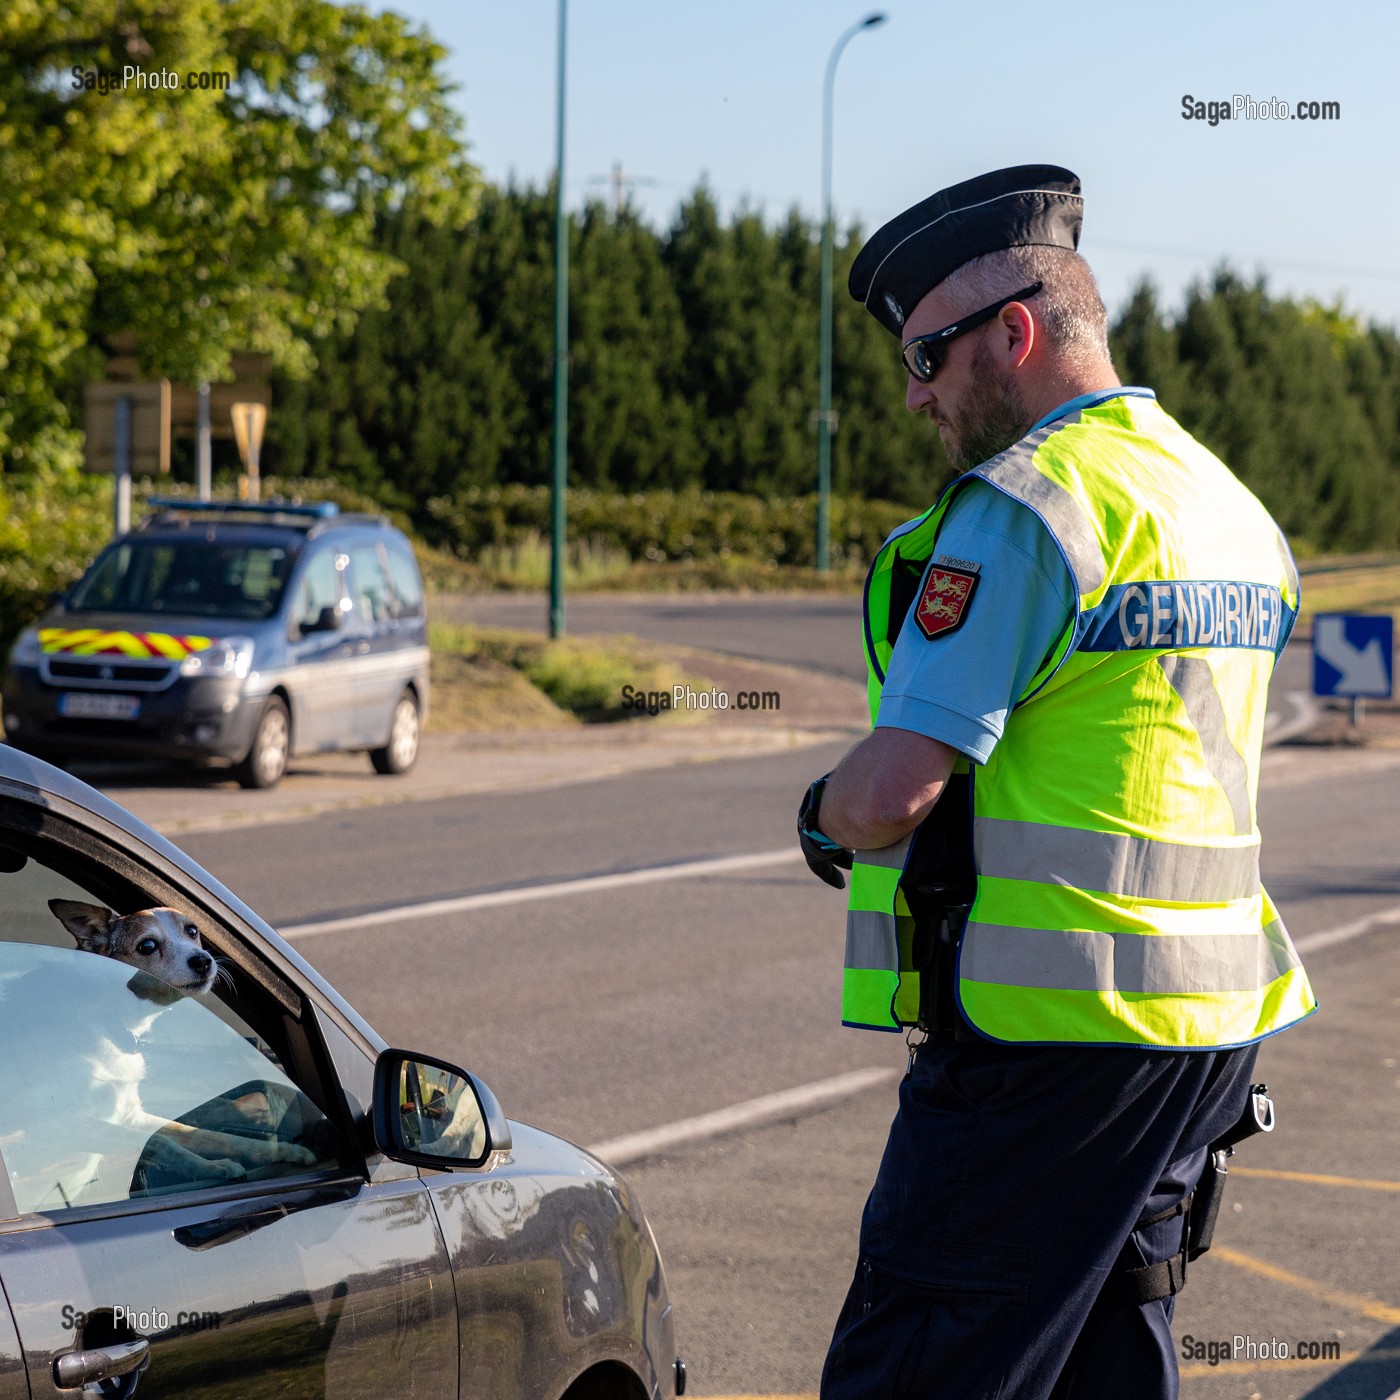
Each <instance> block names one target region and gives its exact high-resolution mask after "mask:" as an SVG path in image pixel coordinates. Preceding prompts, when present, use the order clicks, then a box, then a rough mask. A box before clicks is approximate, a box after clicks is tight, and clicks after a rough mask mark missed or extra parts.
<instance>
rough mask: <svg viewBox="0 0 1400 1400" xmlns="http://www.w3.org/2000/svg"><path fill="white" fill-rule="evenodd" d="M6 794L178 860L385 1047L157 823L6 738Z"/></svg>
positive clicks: (2, 766) (0, 751) (0, 784)
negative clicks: (87, 819) (89, 821)
mask: <svg viewBox="0 0 1400 1400" xmlns="http://www.w3.org/2000/svg"><path fill="white" fill-rule="evenodd" d="M0 796H6V797H13V798H18V799H19V800H20V801H26V802H30V803H32V804H33V805H34V806H36V807H42V808H45V809H47V810H50V811H54V812H58V813H60V814H64V810H65V809H70V810H69V811H68V812H67V813H66V814H67V815H70V816H71V815H73V813H72V811H71V809H74V808H76V809H77V810H78V815H80V816H83V815H85V816H91V817H96V818H97V819H98V820H99V821H100V822H101V823H103V824H105V825H107V826H111V827H114V828H116V829H117V831H118V832H120V833H121V835H122V837H123V838H125V839H126V840H127V841H131V842H139V843H140V844H141V845H143V846H145V847H147V848H148V849H149V850H150V851H152V852H153V853H154V854H155V855H157V856H159V857H160V858H161V859H163V860H164V861H166V862H167V863H168V864H170V865H173V866H175V867H176V868H177V869H179V870H180V872H181V873H182V874H184V875H185V876H186V877H188V878H189V879H190V880H191V881H193V882H194V883H196V884H198V885H201V886H203V887H204V888H205V889H206V890H208V891H209V893H210V894H212V895H213V896H214V897H215V898H216V899H218V900H219V901H220V902H221V903H223V904H226V905H227V906H228V907H229V908H230V909H231V910H232V911H233V912H234V913H235V914H236V915H237V916H238V917H239V918H240V919H242V920H243V921H244V922H245V923H246V924H248V925H250V926H251V927H252V929H253V930H254V932H255V933H256V934H257V935H258V937H259V939H260V940H261V942H262V943H263V944H264V945H265V947H266V949H267V951H269V952H271V953H272V954H273V955H274V958H275V960H279V961H280V962H281V963H282V964H283V965H284V967H287V968H289V970H291V971H292V972H293V973H294V974H295V976H296V978H297V979H298V980H299V981H300V982H301V984H302V986H303V987H308V986H309V987H312V988H314V989H315V990H316V991H317V992H318V993H319V994H320V995H321V997H322V998H323V999H324V1000H325V1001H326V1002H328V1003H329V1004H330V1005H331V1006H333V1007H334V1008H335V1010H336V1011H337V1012H338V1013H339V1014H340V1015H341V1016H342V1017H343V1018H344V1019H346V1020H347V1021H349V1022H350V1023H351V1024H353V1025H354V1026H355V1028H356V1029H357V1030H358V1031H359V1033H360V1034H361V1035H362V1036H363V1037H364V1039H365V1040H366V1041H367V1042H368V1043H369V1044H371V1045H372V1046H374V1047H375V1049H376V1050H382V1049H384V1048H385V1047H386V1042H385V1040H384V1038H383V1037H382V1036H381V1035H379V1033H378V1032H377V1031H375V1029H374V1027H373V1026H371V1025H370V1024H369V1022H368V1021H366V1020H365V1018H364V1017H363V1016H361V1015H360V1013H359V1012H358V1011H356V1010H355V1008H354V1007H353V1006H352V1005H351V1004H350V1003H349V1002H347V1001H346V1000H345V998H344V997H342V996H341V995H340V993H339V992H337V991H336V990H335V988H334V987H332V986H331V985H330V983H329V982H327V981H326V980H325V979H324V978H323V977H322V976H321V974H320V973H319V972H317V971H316V969H315V968H313V967H312V966H311V964H310V963H308V962H307V961H306V959H305V958H303V957H302V956H301V954H300V953H298V952H297V950H296V949H295V948H293V947H292V946H291V944H290V943H288V942H287V941H286V940H285V939H284V938H282V936H281V935H280V934H279V933H278V932H277V931H276V930H275V929H274V928H273V927H272V926H271V925H270V924H269V923H268V922H267V921H266V920H265V919H262V918H260V917H259V916H258V915H257V914H255V913H254V912H253V910H251V909H250V908H249V907H248V906H247V905H246V904H244V902H243V901H242V900H241V899H239V898H238V896H237V895H236V894H234V893H233V892H232V891H231V890H229V889H227V888H226V887H225V886H224V885H222V884H221V883H220V882H219V881H218V880H216V879H215V878H214V877H213V876H212V875H210V874H209V872H208V871H207V870H205V869H204V868H203V866H201V865H200V864H199V863H198V862H197V861H194V860H192V859H191V858H190V857H189V856H187V855H186V854H185V853H184V852H183V851H182V850H180V848H179V847H178V846H176V845H175V844H174V843H173V842H171V841H169V840H167V839H166V838H165V837H164V836H162V835H161V834H160V832H158V831H156V830H155V828H154V827H151V826H148V825H147V824H146V823H145V822H143V821H142V820H141V819H140V818H139V817H137V816H134V815H133V814H132V813H131V812H128V811H127V810H126V808H125V807H123V806H121V805H120V804H119V803H116V802H113V801H112V799H111V798H110V797H107V796H106V795H105V794H103V793H101V792H98V790H97V789H96V788H94V787H92V786H90V785H89V784H87V783H85V782H83V781H82V779H81V778H76V777H74V776H73V774H71V773H68V772H65V771H64V770H63V769H62V768H55V767H54V766H53V765H52V764H51V763H45V762H44V761H43V760H42V759H39V758H35V757H33V756H32V755H31V754H27V753H23V752H22V751H21V750H19V749H16V748H14V747H13V746H12V745H10V744H5V743H0Z"/></svg>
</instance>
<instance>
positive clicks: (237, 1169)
mask: <svg viewBox="0 0 1400 1400" xmlns="http://www.w3.org/2000/svg"><path fill="white" fill-rule="evenodd" d="M49 908H50V910H51V911H52V912H53V914H54V916H55V917H56V918H57V919H58V921H59V922H60V923H61V924H62V925H63V926H64V928H66V929H67V930H68V932H69V933H70V934H72V936H73V939H74V941H75V942H76V943H77V946H78V948H79V949H80V950H81V951H82V952H85V953H93V954H96V955H97V956H99V957H105V958H112V959H114V960H115V961H117V962H120V963H124V964H125V965H126V966H128V967H130V968H132V969H133V970H134V972H135V975H134V976H133V977H132V979H131V981H130V982H128V984H127V986H128V988H129V989H130V990H131V991H132V992H133V993H134V995H135V996H136V997H138V998H139V999H140V1000H142V1001H144V1002H147V1003H149V1004H150V1005H151V1007H152V1008H153V1009H151V1010H149V1011H146V1012H144V1013H142V1014H140V1015H139V1016H136V1017H133V1018H131V1019H130V1020H128V1021H127V1023H126V1024H125V1025H123V1026H120V1027H118V1026H114V1025H106V1026H102V1027H97V1026H89V1034H90V1035H92V1036H93V1037H94V1039H95V1044H91V1053H89V1054H88V1055H86V1057H85V1058H86V1060H87V1064H88V1066H89V1068H90V1071H91V1080H90V1086H89V1088H90V1096H91V1100H92V1108H93V1111H94V1116H95V1117H97V1118H99V1119H100V1120H102V1121H104V1122H106V1123H109V1124H112V1125H113V1126H117V1127H120V1128H123V1129H128V1130H132V1131H134V1132H136V1133H144V1134H147V1135H148V1137H147V1142H146V1144H145V1148H144V1150H143V1152H142V1154H141V1159H140V1164H139V1166H138V1169H137V1172H138V1175H139V1176H141V1177H142V1178H145V1179H149V1180H151V1181H160V1182H163V1183H165V1184H171V1183H177V1184H193V1183H195V1182H199V1183H209V1184H213V1183H215V1182H218V1181H221V1180H224V1181H232V1180H235V1179H238V1178H241V1177H244V1176H246V1175H247V1174H248V1172H249V1170H251V1169H255V1168H259V1167H266V1166H271V1165H273V1164H275V1163H290V1164H292V1165H295V1166H305V1167H309V1166H314V1165H315V1163H316V1161H317V1157H316V1154H315V1153H314V1152H312V1151H310V1150H309V1149H307V1148H305V1147H302V1146H300V1145H299V1144H297V1143H292V1142H279V1141H276V1140H275V1139H273V1138H272V1137H271V1133H270V1129H271V1126H272V1124H271V1122H270V1119H269V1116H268V1098H267V1094H266V1092H265V1091H261V1090H250V1091H249V1092H247V1093H245V1094H243V1095H242V1096H241V1097H238V1098H232V1099H224V1100H216V1101H214V1104H215V1105H217V1108H214V1107H212V1106H211V1105H205V1106H202V1108H201V1114H202V1116H205V1117H212V1116H215V1113H217V1114H218V1116H219V1117H221V1118H222V1120H223V1123H224V1125H225V1126H230V1127H236V1128H237V1129H238V1131H221V1130H219V1129H215V1128H211V1127H198V1126H192V1125H191V1124H188V1123H183V1122H179V1121H172V1120H170V1119H167V1118H163V1117H161V1116H159V1115H158V1114H154V1113H150V1112H148V1111H147V1110H146V1108H145V1107H144V1105H143V1104H142V1101H141V1083H142V1080H143V1079H144V1078H145V1076H146V1060H145V1056H144V1055H143V1053H142V1051H141V1041H142V1038H143V1037H144V1036H145V1035H146V1034H147V1033H148V1032H149V1031H150V1029H151V1027H152V1026H153V1025H154V1023H155V1022H156V1020H157V1019H158V1018H159V1017H160V1016H161V1015H162V1014H163V1013H164V1012H165V1011H166V1009H167V1008H169V1007H171V1006H173V1005H175V1003H177V1002H178V1001H180V1000H181V999H183V998H185V997H188V996H198V995H202V994H203V993H206V992H208V991H210V990H211V989H212V988H213V986H214V984H215V982H216V980H217V979H218V978H219V977H220V976H223V977H225V978H227V974H226V973H223V972H222V970H221V969H220V967H219V965H218V962H217V960H216V959H215V958H214V957H213V956H211V955H210V953H209V952H208V951H207V950H206V949H205V948H204V946H203V944H202V942H201V940H200V935H199V927H198V925H197V924H196V923H195V921H194V920H193V919H192V918H191V917H190V916H189V915H188V914H182V913H181V912H180V911H179V910H177V909H170V908H165V907H161V908H156V909H142V910H140V911H138V912H137V913H135V914H124V915H119V914H116V913H114V912H113V911H112V910H110V909H107V908H105V907H104V906H102V905H100V904H82V903H79V902H78V901H76V900H71V899H51V900H50V901H49ZM204 1108H210V1109H211V1111H210V1113H208V1114H205V1113H203V1109H204ZM185 1116H186V1117H191V1116H193V1115H192V1114H186V1115H185ZM245 1130H246V1131H245ZM249 1134H256V1135H249ZM134 1185H139V1183H134Z"/></svg>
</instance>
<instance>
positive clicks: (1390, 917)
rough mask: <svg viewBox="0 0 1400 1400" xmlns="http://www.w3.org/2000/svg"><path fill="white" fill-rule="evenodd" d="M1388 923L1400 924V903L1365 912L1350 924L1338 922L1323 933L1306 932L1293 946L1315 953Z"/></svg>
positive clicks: (1303, 951) (1349, 940)
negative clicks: (1372, 912) (1372, 911)
mask: <svg viewBox="0 0 1400 1400" xmlns="http://www.w3.org/2000/svg"><path fill="white" fill-rule="evenodd" d="M1386 924H1400V904H1392V905H1391V906H1390V907H1389V908H1387V909H1379V910H1377V911H1376V912H1375V913H1374V914H1363V915H1362V916H1361V918H1359V919H1353V920H1352V921H1351V922H1350V923H1349V924H1338V925H1337V927H1336V928H1329V929H1324V930H1323V931H1322V932H1321V933H1305V934H1304V935H1303V936H1302V937H1301V938H1295V939H1294V940H1293V946H1294V947H1295V948H1296V949H1297V950H1298V951H1299V952H1300V953H1315V952H1317V951H1318V950H1319V949H1322V948H1331V947H1332V946H1333V945H1334V944H1337V943H1350V942H1351V940H1352V939H1353V938H1360V937H1361V935H1362V934H1363V933H1370V932H1371V930H1372V929H1376V928H1382V927H1384V926H1385V925H1386Z"/></svg>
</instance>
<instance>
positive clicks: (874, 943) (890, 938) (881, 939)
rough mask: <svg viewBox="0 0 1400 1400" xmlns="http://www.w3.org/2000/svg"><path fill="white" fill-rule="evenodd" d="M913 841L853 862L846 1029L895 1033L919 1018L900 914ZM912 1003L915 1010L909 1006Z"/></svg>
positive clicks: (844, 1012) (916, 990) (845, 988)
mask: <svg viewBox="0 0 1400 1400" xmlns="http://www.w3.org/2000/svg"><path fill="white" fill-rule="evenodd" d="M912 840H913V838H912V837H910V836H906V837H905V838H904V840H903V841H900V842H898V843H897V844H895V845H893V846H886V847H885V848H884V849H883V850H879V851H858V852H857V853H856V858H855V860H854V861H853V862H852V866H851V889H850V899H849V902H848V908H847V911H846V972H845V977H844V981H843V983H842V992H841V1020H842V1023H843V1024H844V1025H847V1026H857V1027H861V1028H862V1029H866V1030H886V1031H894V1030H898V1029H899V1027H900V1025H901V1024H906V1025H908V1024H912V1023H913V1021H915V1020H917V1019H918V1014H919V984H918V975H917V974H914V975H913V976H912V978H911V977H910V975H909V973H908V971H907V970H906V973H905V977H904V979H901V977H900V963H901V959H900V950H899V941H900V940H899V918H898V916H897V914H896V910H897V909H898V908H899V907H900V905H901V903H902V901H901V899H900V896H899V877H900V874H901V872H902V871H903V869H904V862H905V859H906V858H907V856H908V854H909V846H910V843H911V841H912ZM896 999H897V1000H898V1003H899V1006H898V1009H896ZM910 999H912V1006H909V1005H906V1003H907V1002H908V1001H909V1000H910ZM901 1013H905V1014H901ZM907 1013H912V1014H907Z"/></svg>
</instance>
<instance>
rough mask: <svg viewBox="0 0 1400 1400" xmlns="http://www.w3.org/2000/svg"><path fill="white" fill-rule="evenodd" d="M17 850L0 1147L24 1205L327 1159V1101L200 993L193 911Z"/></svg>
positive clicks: (11, 881)
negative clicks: (118, 898) (99, 894)
mask: <svg viewBox="0 0 1400 1400" xmlns="http://www.w3.org/2000/svg"><path fill="white" fill-rule="evenodd" d="M15 864H16V862H15V861H8V862H7V861H6V860H5V859H4V858H3V854H0V1159H3V1163H4V1170H5V1173H6V1176H7V1178H8V1181H9V1185H10V1189H11V1191H12V1192H13V1194H14V1197H15V1202H16V1206H17V1208H18V1210H19V1211H20V1212H21V1213H29V1212H51V1211H56V1210H64V1209H68V1208H72V1207H80V1206H88V1205H99V1204H107V1203H110V1202H114V1201H123V1200H128V1199H132V1198H139V1197H144V1196H151V1195H159V1194H165V1193H169V1192H176V1191H190V1190H201V1189H205V1188H208V1187H211V1186H219V1185H225V1184H228V1183H235V1182H239V1181H245V1180H261V1179H265V1178H268V1177H275V1176H284V1175H291V1174H296V1173H300V1172H306V1171H309V1170H315V1169H317V1168H321V1167H329V1166H334V1165H336V1163H337V1161H338V1158H339V1151H338V1141H337V1135H336V1133H335V1131H334V1130H333V1128H332V1126H331V1124H330V1123H329V1122H328V1121H327V1119H326V1117H325V1115H324V1114H322V1113H321V1111H320V1110H319V1109H318V1108H317V1107H316V1105H315V1104H314V1103H313V1102H312V1101H311V1099H310V1098H309V1097H308V1096H307V1095H306V1094H305V1093H303V1092H302V1090H301V1089H300V1088H299V1087H298V1085H297V1084H296V1083H295V1082H294V1081H293V1080H292V1078H291V1077H290V1076H289V1075H288V1074H287V1072H286V1071H285V1070H284V1068H283V1067H282V1064H281V1062H280V1061H279V1060H278V1059H277V1058H276V1057H275V1056H274V1055H273V1054H272V1052H271V1050H270V1047H268V1046H267V1043H266V1042H265V1041H264V1040H263V1039H262V1037H260V1036H259V1035H258V1034H257V1033H256V1032H255V1031H254V1030H253V1028H252V1027H251V1026H249V1025H248V1024H247V1023H246V1022H245V1021H244V1020H243V1019H242V1017H241V1016H239V1014H238V1013H237V1011H235V1010H234V1009H232V1008H231V1007H230V1006H229V1005H227V1004H224V1003H222V1002H220V1001H218V1000H217V999H216V998H215V997H214V996H213V995H212V994H211V992H210V990H209V988H210V987H212V985H213V982H214V977H215V975H216V973H217V969H216V967H215V966H214V964H215V963H216V959H215V958H214V956H213V955H212V954H211V953H210V952H209V951H208V950H206V949H204V947H203V941H202V939H199V938H198V937H197V936H196V935H195V934H192V933H191V932H190V929H192V928H195V927H196V924H195V921H194V920H193V918H191V917H190V916H186V915H182V914H181V912H180V911H179V910H177V909H172V908H170V907H169V906H160V905H153V907H152V908H150V909H148V910H132V911H129V912H126V913H121V914H119V913H117V912H116V911H113V910H111V909H110V908H108V907H107V906H106V905H105V904H103V903H101V902H100V901H99V900H97V899H95V898H94V897H93V896H92V895H91V894H89V893H88V892H87V891H86V890H83V889H82V888H81V887H79V886H77V885H75V884H74V882H73V881H72V880H71V879H68V878H66V877H65V876H63V875H60V874H59V873H58V872H57V871H54V870H51V869H49V868H47V867H46V866H45V865H44V864H43V863H41V862H40V861H38V860H36V859H28V860H26V861H24V862H23V863H22V865H21V866H20V868H19V869H14V868H11V867H13V866H14V865H15ZM158 974H164V975H163V976H161V975H158ZM177 982H178V983H180V984H181V985H178V986H177V985H173V983H177Z"/></svg>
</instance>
